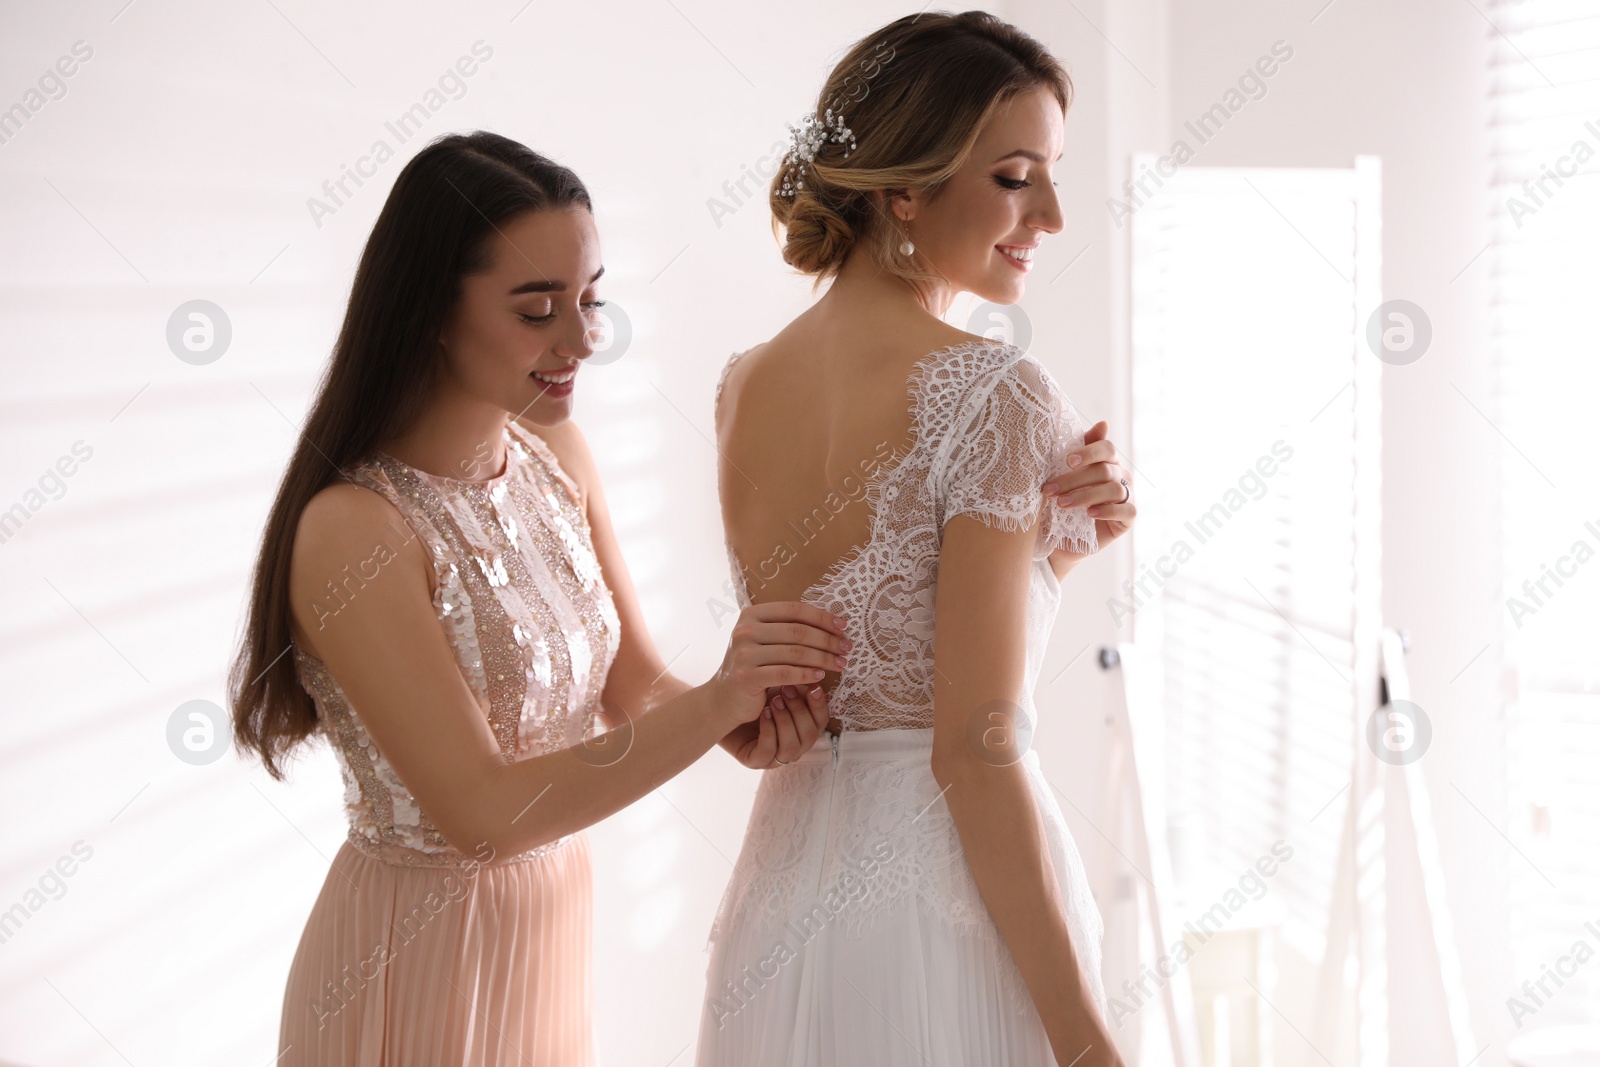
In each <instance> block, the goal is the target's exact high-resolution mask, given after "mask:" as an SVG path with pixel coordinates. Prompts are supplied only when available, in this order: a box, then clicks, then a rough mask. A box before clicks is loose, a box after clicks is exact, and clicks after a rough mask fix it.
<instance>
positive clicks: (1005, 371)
mask: <svg viewBox="0 0 1600 1067" xmlns="http://www.w3.org/2000/svg"><path fill="white" fill-rule="evenodd" d="M1087 428H1088V426H1087V424H1086V423H1085V421H1084V419H1083V417H1082V416H1081V415H1079V414H1078V412H1077V410H1076V409H1075V408H1073V406H1072V404H1071V402H1070V401H1068V400H1067V398H1066V395H1065V394H1063V393H1062V392H1061V390H1060V389H1059V388H1058V387H1057V386H1056V383H1055V382H1054V381H1053V380H1052V379H1051V377H1050V375H1049V373H1048V372H1047V371H1046V370H1045V369H1044V366H1043V365H1042V364H1041V363H1039V362H1038V361H1037V360H1035V359H1033V358H1032V357H1030V356H1021V357H1020V358H1017V359H1014V360H1010V361H1007V363H1006V364H1005V365H1003V366H1001V367H999V368H991V369H988V370H986V371H985V372H984V373H983V374H981V375H979V376H978V378H977V379H976V380H975V381H974V382H973V383H972V386H971V388H970V389H969V390H967V392H966V395H965V396H964V397H962V399H961V403H960V408H959V411H958V413H957V415H956V418H955V420H954V422H953V423H952V425H951V427H950V438H949V441H948V447H947V448H945V449H941V452H942V453H943V455H942V469H938V470H935V472H934V476H935V480H936V484H937V485H938V486H939V487H940V489H941V493H940V498H941V501H942V505H943V506H942V508H941V509H940V514H939V523H940V527H941V528H942V527H943V526H944V524H945V523H947V522H949V521H950V520H951V519H952V518H954V517H955V516H957V515H974V516H976V517H978V518H980V519H982V520H983V521H984V522H985V523H987V524H988V525H990V526H996V527H999V528H1000V529H1003V530H1020V529H1022V528H1024V527H1025V526H1027V525H1028V524H1029V523H1031V522H1032V521H1033V520H1034V518H1035V516H1040V517H1039V526H1038V541H1037V543H1036V545H1035V546H1034V558H1035V559H1043V558H1045V557H1046V556H1048V555H1049V554H1050V553H1051V552H1053V551H1055V550H1056V549H1057V548H1061V547H1063V546H1066V547H1070V548H1071V549H1072V550H1073V551H1074V552H1091V553H1092V552H1095V551H1098V550H1099V545H1098V543H1097V542H1096V539H1095V527H1094V519H1093V518H1092V517H1091V516H1090V515H1089V513H1088V510H1087V507H1086V506H1080V507H1074V508H1063V507H1059V506H1057V505H1056V504H1054V503H1050V504H1048V505H1045V502H1044V497H1043V496H1042V494H1041V490H1042V489H1043V487H1044V483H1045V482H1047V481H1049V480H1050V477H1051V476H1052V475H1055V474H1060V473H1062V472H1064V471H1066V470H1068V469H1069V468H1068V467H1067V452H1068V451H1070V450H1071V449H1073V448H1076V447H1077V446H1079V445H1081V444H1083V435H1084V431H1085V430H1086V429H1087ZM1041 508H1042V509H1043V514H1042V516H1041V515H1040V512H1041Z"/></svg>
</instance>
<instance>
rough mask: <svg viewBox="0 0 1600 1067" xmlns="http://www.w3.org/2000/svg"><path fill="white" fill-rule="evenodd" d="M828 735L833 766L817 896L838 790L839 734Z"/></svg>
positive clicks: (830, 848) (827, 856)
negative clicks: (830, 742) (831, 746)
mask: <svg viewBox="0 0 1600 1067" xmlns="http://www.w3.org/2000/svg"><path fill="white" fill-rule="evenodd" d="M828 737H829V738H830V739H831V740H832V742H833V767H832V771H831V773H830V774H829V775H828V821H827V823H826V824H825V825H824V827H823V831H822V862H821V863H819V864H818V865H817V894H816V895H817V896H818V897H821V896H822V884H823V882H824V880H825V879H826V878H827V874H828V867H829V862H830V860H831V859H832V858H833V801H834V797H835V796H837V795H838V790H839V735H838V734H837V733H835V732H834V731H832V730H829V731H828Z"/></svg>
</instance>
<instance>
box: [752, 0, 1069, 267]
mask: <svg viewBox="0 0 1600 1067" xmlns="http://www.w3.org/2000/svg"><path fill="white" fill-rule="evenodd" d="M1039 87H1043V88H1046V89H1049V90H1050V91H1051V92H1052V93H1053V94H1054V95H1055V98H1056V100H1057V101H1059V102H1060V104H1061V110H1062V111H1063V112H1065V111H1066V110H1067V109H1068V108H1069V107H1071V105H1072V79H1071V78H1069V77H1068V76H1067V73H1066V71H1065V70H1064V69H1063V68H1062V66H1061V63H1060V61H1059V60H1058V59H1056V57H1055V56H1053V55H1051V54H1050V51H1049V49H1047V48H1045V46H1044V45H1042V44H1040V43H1039V42H1038V41H1037V40H1035V39H1034V38H1032V37H1030V36H1029V35H1028V34H1026V33H1024V32H1023V31H1022V30H1019V29H1018V28H1017V27H1015V26H1013V25H1011V23H1009V22H1006V21H1004V20H1003V19H999V18H996V17H995V16H994V15H991V14H989V13H988V12H987V11H964V12H962V13H961V14H959V15H956V14H951V13H950V12H948V11H933V12H926V13H923V14H920V15H907V16H905V17H904V18H900V19H896V20H895V21H894V22H891V23H889V24H888V25H887V26H884V27H883V28H882V29H879V30H877V31H875V32H873V33H870V34H868V35H867V36H865V37H863V38H862V39H861V40H859V41H857V42H856V43H855V44H854V45H853V46H851V48H850V51H849V52H847V53H845V56H844V58H843V59H841V60H839V63H838V65H837V66H835V67H834V68H833V73H831V74H830V75H828V80H827V82H826V83H825V84H824V85H823V87H822V92H821V93H820V94H819V96H818V98H817V106H816V111H815V118H816V119H817V120H818V121H819V122H826V121H827V119H828V112H829V111H830V110H831V111H833V112H835V113H836V114H837V113H842V114H843V116H844V121H845V124H846V125H847V126H848V127H849V128H850V129H851V130H852V131H853V132H854V134H855V138H856V144H855V146H854V147H852V146H851V145H850V144H849V143H848V142H847V141H844V142H840V141H833V140H828V141H825V142H824V143H823V144H822V145H821V147H820V149H819V150H818V152H817V154H816V156H815V158H814V159H813V160H812V161H811V162H810V163H809V164H804V165H802V166H800V167H799V168H798V169H794V168H790V167H780V168H779V170H778V173H777V174H776V175H775V176H774V177H773V179H772V185H771V187H770V189H769V190H768V197H767V202H768V204H769V205H770V207H771V209H772V221H773V229H774V231H776V230H777V229H778V228H779V227H780V226H781V227H782V228H783V231H784V235H783V260H784V262H785V263H788V264H789V265H790V266H792V267H794V268H795V269H796V270H799V271H800V272H801V273H803V274H812V275H815V276H816V280H817V283H818V284H821V282H822V280H823V279H825V278H828V277H831V276H833V275H834V274H837V273H838V271H839V268H840V267H841V266H843V265H844V261H845V258H846V257H847V256H848V255H849V254H850V252H851V250H852V249H854V248H856V247H857V246H863V247H865V248H867V249H869V250H870V252H871V254H872V255H873V257H874V258H875V259H876V260H877V262H878V264H879V265H880V266H882V267H883V269H884V270H886V271H889V272H891V273H893V274H896V275H898V276H900V277H902V278H904V279H905V280H906V281H908V282H910V283H912V284H913V285H916V284H919V283H921V282H925V281H928V280H930V279H931V278H932V277H933V276H932V275H931V274H928V273H927V272H924V271H921V270H920V269H918V268H916V267H914V266H912V264H911V262H910V261H908V260H907V259H906V257H904V256H898V255H896V254H895V251H894V249H895V246H897V245H898V244H899V243H900V242H901V241H902V240H903V237H902V236H901V234H900V233H899V232H898V231H897V229H896V227H895V226H894V224H893V220H892V217H891V216H889V214H888V210H889V209H888V207H887V205H886V203H885V202H884V199H883V198H884V194H886V193H889V192H893V191H897V190H903V189H908V188H922V189H925V190H927V191H928V192H930V193H931V194H933V195H937V193H938V190H939V188H940V187H941V186H942V185H943V184H944V183H945V182H947V181H949V179H950V178H951V176H952V175H954V174H955V173H956V172H957V171H958V170H960V169H961V167H962V165H963V164H964V163H965V162H966V160H967V157H968V155H970V154H971V151H972V146H973V144H974V143H976V141H977V139H978V135H979V134H980V133H981V132H982V131H983V127H984V126H985V125H986V124H987V123H988V121H989V119H990V117H991V116H993V115H994V113H995V112H996V111H997V110H998V109H999V108H1000V107H1001V106H1002V105H1003V104H1005V103H1006V102H1007V101H1009V100H1011V99H1012V98H1013V97H1015V96H1017V95H1018V94H1019V93H1022V92H1025V91H1027V90H1030V89H1035V88H1039ZM796 177H799V179H800V184H801V188H800V189H799V190H798V191H796V192H795V195H793V196H788V195H785V192H784V183H785V181H786V180H788V181H792V180H793V179H795V178H796Z"/></svg>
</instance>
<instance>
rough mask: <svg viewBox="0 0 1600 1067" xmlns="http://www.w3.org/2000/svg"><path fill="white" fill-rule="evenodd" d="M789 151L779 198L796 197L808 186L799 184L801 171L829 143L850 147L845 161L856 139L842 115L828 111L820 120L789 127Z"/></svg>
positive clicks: (809, 117)
mask: <svg viewBox="0 0 1600 1067" xmlns="http://www.w3.org/2000/svg"><path fill="white" fill-rule="evenodd" d="M789 140H790V144H789V150H788V151H787V152H785V153H784V167H785V169H786V173H785V174H784V176H783V185H782V186H781V187H780V188H779V189H778V195H779V196H790V197H792V196H794V195H795V193H796V192H798V191H799V190H801V189H804V188H805V183H804V182H803V181H801V180H800V174H799V171H800V170H801V168H803V167H804V166H806V165H807V164H809V163H810V162H811V161H812V160H814V159H816V158H817V153H818V152H819V151H821V150H822V146H823V145H825V144H827V143H828V142H830V141H831V142H833V143H834V144H844V143H845V142H846V141H848V142H849V143H850V147H849V148H847V149H845V151H844V154H845V156H846V158H848V157H849V155H850V152H851V150H852V149H854V148H855V146H856V135H855V134H854V133H853V132H851V130H850V127H848V126H846V125H845V124H844V114H843V112H836V111H834V110H833V108H831V107H830V108H828V109H827V111H826V112H825V113H824V115H823V117H822V118H821V119H818V118H817V116H816V115H815V114H811V115H807V116H806V117H805V118H803V119H801V120H800V125H799V126H795V125H793V124H792V123H791V124H789Z"/></svg>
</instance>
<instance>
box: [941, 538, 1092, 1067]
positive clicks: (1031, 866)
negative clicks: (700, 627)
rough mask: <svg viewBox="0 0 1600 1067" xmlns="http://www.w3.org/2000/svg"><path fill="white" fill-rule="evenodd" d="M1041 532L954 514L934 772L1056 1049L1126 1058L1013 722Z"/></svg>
mask: <svg viewBox="0 0 1600 1067" xmlns="http://www.w3.org/2000/svg"><path fill="white" fill-rule="evenodd" d="M1036 539H1037V538H1036V531H1035V527H1034V525H1033V524H1029V525H1028V526H1027V527H1025V528H1024V529H1021V530H1013V531H1006V530H1003V529H1000V528H997V527H992V526H990V525H987V524H986V523H984V522H983V521H982V520H981V519H979V518H975V517H973V516H971V515H957V516H955V517H954V518H952V519H951V520H950V521H949V523H948V524H947V525H946V526H945V532H944V542H943V547H942V549H941V550H940V557H939V584H938V591H937V599H936V603H935V620H934V628H935V632H936V633H937V634H938V639H937V641H936V642H935V655H934V667H935V681H934V741H933V775H934V778H935V779H936V780H937V781H938V783H939V785H940V787H941V788H942V789H943V790H944V791H945V793H944V796H945V801H946V803H947V804H948V805H949V807H950V812H951V815H952V816H953V817H954V820H955V824H956V830H957V832H958V833H959V835H960V837H961V845H962V848H963V850H964V851H965V853H966V857H967V862H968V864H969V865H970V867H971V868H972V875H973V878H974V880H975V881H976V882H977V885H978V891H979V893H980V894H981V895H982V896H983V901H984V903H985V904H986V905H987V906H988V910H989V914H990V915H991V916H992V917H993V919H994V922H995V926H996V928H997V929H998V930H999V932H1000V936H1001V937H1002V938H1004V939H1005V942H1006V945H1007V946H1008V947H1009V948H1010V949H1011V955H1012V957H1013V958H1014V959H1015V960H1016V962H1017V966H1018V968H1019V970H1020V971H1021V973H1022V977H1023V980H1024V982H1025V983H1026V984H1027V987H1028V991H1029V993H1030V994H1031V995H1032V997H1033V1002H1034V1005H1035V1007H1037V1008H1038V1011H1039V1016H1040V1018H1041V1019H1042V1020H1043V1022H1044V1026H1045V1031H1046V1033H1047V1034H1048V1035H1049V1037H1050V1043H1051V1047H1052V1048H1053V1049H1054V1052H1055V1056H1056V1061H1057V1062H1058V1063H1059V1064H1062V1065H1065V1064H1070V1063H1076V1064H1077V1065H1078V1067H1105V1065H1117V1067H1120V1065H1121V1063H1122V1060H1121V1058H1120V1057H1119V1056H1118V1055H1117V1051H1116V1048H1115V1046H1114V1045H1113V1044H1112V1042H1111V1037H1110V1034H1109V1033H1108V1032H1107V1030H1106V1028H1105V1023H1104V1020H1103V1019H1102V1018H1101V1017H1100V1012H1099V1009H1098V1007H1097V1006H1096V1004H1095V1000H1094V996H1093V994H1092V993H1091V992H1090V987H1089V984H1088V982H1087V980H1086V978H1085V976H1084V974H1083V972H1082V970H1081V967H1080V962H1079V958H1078V954H1077V951H1076V948H1075V946H1074V945H1073V943H1072V938H1071V935H1070V933H1069V931H1068V927H1067V916H1066V905H1065V903H1064V901H1063V899H1062V893H1061V887H1060V885H1059V884H1057V881H1056V876H1055V868H1054V867H1053V866H1052V864H1051V861H1050V852H1049V848H1048V846H1047V843H1046V840H1045V837H1044V831H1043V824H1042V821H1041V816H1040V813H1039V810H1038V806H1037V804H1036V802H1035V800H1034V794H1033V791H1032V789H1031V787H1030V786H1029V783H1028V779H1027V777H1026V771H1025V768H1024V766H1023V764H1022V763H1021V762H1020V756H1021V753H1020V752H1018V751H1016V749H1015V733H1014V731H1012V730H1010V728H1009V725H1008V720H1009V717H1010V716H1012V715H1015V709H1016V707H1017V704H1018V701H1019V699H1020V697H1021V695H1022V685H1023V677H1024V670H1025V655H1026V642H1027V614H1028V582H1029V576H1030V571H1031V569H1032V566H1033V548H1034V544H1035V541H1036ZM997 715H998V716H999V717H998V718H997ZM997 724H1000V728H1001V729H1004V730H1007V731H1009V733H1008V736H1009V738H1010V742H1009V743H1010V750H1009V752H1007V751H1006V750H1005V749H998V750H997V749H996V748H995V747H994V746H993V742H994V741H995V740H996V739H997V737H996V732H995V731H996V725H997Z"/></svg>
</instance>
